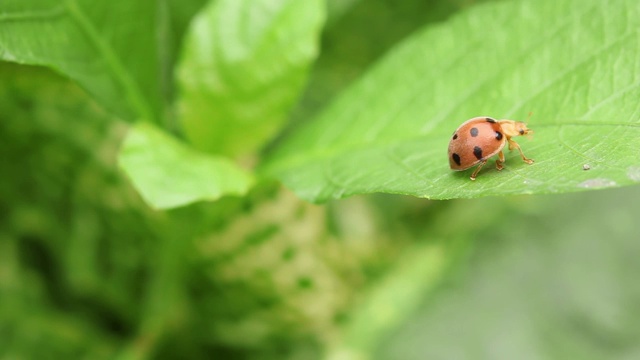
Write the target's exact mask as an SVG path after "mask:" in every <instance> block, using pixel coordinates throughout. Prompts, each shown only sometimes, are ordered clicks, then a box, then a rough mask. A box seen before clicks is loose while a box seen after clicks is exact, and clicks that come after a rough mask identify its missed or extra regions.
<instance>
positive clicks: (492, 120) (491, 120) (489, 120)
mask: <svg viewBox="0 0 640 360" xmlns="http://www.w3.org/2000/svg"><path fill="white" fill-rule="evenodd" d="M487 122H490V123H494V122H496V120H495V119H492V118H487Z"/></svg>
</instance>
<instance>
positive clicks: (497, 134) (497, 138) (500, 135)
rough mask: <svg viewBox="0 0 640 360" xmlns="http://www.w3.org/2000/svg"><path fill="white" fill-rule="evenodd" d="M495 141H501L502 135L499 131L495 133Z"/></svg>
mask: <svg viewBox="0 0 640 360" xmlns="http://www.w3.org/2000/svg"><path fill="white" fill-rule="evenodd" d="M496 140H498V141H500V140H502V133H501V132H500V131H496Z"/></svg>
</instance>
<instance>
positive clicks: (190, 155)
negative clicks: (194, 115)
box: [119, 122, 253, 209]
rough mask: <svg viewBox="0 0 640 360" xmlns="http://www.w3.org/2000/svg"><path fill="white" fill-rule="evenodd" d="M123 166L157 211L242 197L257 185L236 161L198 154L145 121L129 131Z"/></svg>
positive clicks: (121, 160)
mask: <svg viewBox="0 0 640 360" xmlns="http://www.w3.org/2000/svg"><path fill="white" fill-rule="evenodd" d="M119 163H120V166H121V167H122V168H123V170H124V171H125V173H126V174H127V175H128V176H129V178H130V179H131V181H132V182H133V185H134V186H135V187H136V188H137V189H138V191H139V192H140V194H141V195H142V197H143V198H144V200H145V201H146V202H147V203H148V204H149V205H151V206H152V207H154V208H157V209H167V208H172V207H177V206H182V205H186V204H189V203H192V202H195V201H199V200H216V199H218V198H220V197H222V196H224V195H242V194H244V193H246V192H247V191H248V190H249V187H250V186H251V184H252V182H253V179H252V177H251V175H249V174H248V173H247V172H245V171H244V170H242V169H240V168H238V167H237V166H236V165H235V164H234V163H233V162H231V161H229V160H227V159H225V158H221V157H217V156H211V155H207V154H203V153H200V152H198V151H195V150H193V149H192V148H191V147H189V146H187V145H184V144H182V143H180V142H178V141H177V140H176V139H174V138H172V137H170V136H169V135H167V134H166V133H164V132H162V131H161V130H158V129H157V128H155V127H153V126H152V125H150V124H148V123H142V122H141V123H138V124H137V125H135V126H133V127H132V128H131V129H130V130H129V133H128V134H127V137H126V139H125V141H124V143H123V145H122V149H121V150H120V154H119Z"/></svg>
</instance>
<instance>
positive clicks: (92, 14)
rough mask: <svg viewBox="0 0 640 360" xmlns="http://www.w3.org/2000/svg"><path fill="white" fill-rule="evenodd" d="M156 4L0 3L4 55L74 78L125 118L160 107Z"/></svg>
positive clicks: (0, 55)
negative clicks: (50, 68)
mask: <svg viewBox="0 0 640 360" xmlns="http://www.w3.org/2000/svg"><path fill="white" fill-rule="evenodd" d="M157 10H158V2H157V1H154V0H141V1H118V2H113V1H103V0H100V1H94V0H62V1H48V0H30V1H24V0H6V1H2V2H0V59H2V60H7V61H15V62H19V63H23V64H32V65H46V66H49V67H52V68H54V69H56V70H58V71H60V72H62V73H64V74H65V75H67V76H69V77H71V78H73V79H74V80H76V81H77V82H78V83H80V84H81V85H82V86H83V87H84V88H85V89H87V90H88V91H89V92H90V93H91V94H92V95H93V96H95V97H96V99H97V100H98V101H99V102H100V103H102V104H103V105H104V106H106V107H107V108H109V109H110V110H111V111H113V112H115V113H116V114H118V115H119V116H121V117H122V118H124V119H126V120H135V119H145V120H147V121H154V120H156V119H158V118H159V116H160V113H161V109H160V108H161V86H160V85H161V82H160V71H161V69H160V62H159V58H158V54H159V53H160V51H159V45H158V44H159V41H158V40H161V32H160V30H159V29H160V25H158V24H157V21H156V15H157Z"/></svg>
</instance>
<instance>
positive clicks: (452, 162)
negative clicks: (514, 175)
mask: <svg viewBox="0 0 640 360" xmlns="http://www.w3.org/2000/svg"><path fill="white" fill-rule="evenodd" d="M532 133H533V130H531V129H529V128H527V125H526V124H525V123H524V122H522V121H514V120H499V121H498V120H496V119H493V118H490V117H486V116H481V117H475V118H472V119H469V120H467V121H465V122H464V123H462V125H460V127H458V129H457V130H456V131H455V132H454V133H453V137H452V138H451V141H450V142H449V166H450V167H451V169H452V170H456V171H462V170H467V169H468V168H470V167H472V166H474V165H476V164H480V165H479V166H478V167H477V168H476V170H475V171H474V172H473V174H471V180H475V179H476V176H477V175H478V172H479V171H480V169H482V167H483V166H484V164H486V163H487V161H488V160H489V158H490V157H492V156H493V155H495V154H498V159H497V160H496V168H497V169H498V170H502V169H503V166H502V164H504V161H505V159H504V154H503V153H502V148H504V144H505V143H507V142H508V143H509V150H513V149H514V148H515V149H518V151H519V152H520V155H521V156H522V160H524V162H526V163H527V164H533V160H532V159H527V158H526V157H525V156H524V154H523V153H522V149H520V145H518V143H516V142H515V141H513V140H512V139H511V138H512V137H514V136H521V135H527V134H532Z"/></svg>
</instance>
